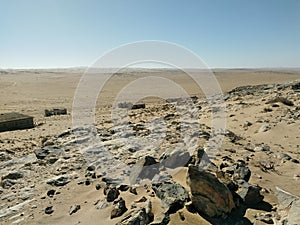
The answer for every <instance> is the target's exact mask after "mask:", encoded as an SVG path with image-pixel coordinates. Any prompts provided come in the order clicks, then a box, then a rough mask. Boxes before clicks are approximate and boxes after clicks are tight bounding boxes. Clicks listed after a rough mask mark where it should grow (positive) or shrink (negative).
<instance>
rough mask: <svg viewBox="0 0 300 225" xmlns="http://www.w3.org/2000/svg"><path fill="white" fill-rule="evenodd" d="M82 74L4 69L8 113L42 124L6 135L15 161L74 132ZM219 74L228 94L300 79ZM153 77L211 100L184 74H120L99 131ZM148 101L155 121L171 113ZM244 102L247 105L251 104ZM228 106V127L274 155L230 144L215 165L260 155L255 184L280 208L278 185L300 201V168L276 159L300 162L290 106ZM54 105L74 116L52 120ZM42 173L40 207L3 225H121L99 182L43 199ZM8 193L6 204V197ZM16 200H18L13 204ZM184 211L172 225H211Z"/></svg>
mask: <svg viewBox="0 0 300 225" xmlns="http://www.w3.org/2000/svg"><path fill="white" fill-rule="evenodd" d="M82 74H83V71H82V70H25V71H20V70H10V71H0V106H1V108H0V113H6V112H12V111H14V112H20V113H24V114H27V115H30V116H33V117H34V122H35V124H36V127H35V128H33V129H28V130H16V131H9V132H2V133H0V150H1V152H6V153H8V154H9V155H10V157H12V158H18V157H22V156H26V155H28V154H30V153H33V152H34V151H35V150H38V149H40V148H41V147H42V146H43V141H44V140H45V139H51V138H52V137H55V136H57V135H59V134H61V133H62V132H64V131H66V130H68V129H71V128H72V104H73V97H74V94H75V91H76V88H77V85H78V83H79V81H80V78H81V76H82ZM214 74H215V76H216V78H217V80H218V82H219V84H220V86H221V88H222V91H223V92H224V93H226V92H228V91H230V90H232V89H234V88H236V87H240V86H245V85H260V84H283V83H287V82H291V81H295V80H299V79H300V72H298V71H289V70H271V69H270V70H255V69H253V70H243V69H236V70H225V69H222V70H221V69H220V70H215V71H214ZM150 75H151V76H162V77H165V78H167V79H170V80H172V81H174V82H176V83H177V84H179V85H180V86H181V87H183V88H184V89H185V90H186V91H187V92H188V93H189V94H190V95H191V96H194V95H196V96H199V97H200V98H201V97H203V93H201V90H200V89H199V87H198V86H197V85H196V84H195V83H194V82H193V81H192V80H191V79H189V77H188V76H186V75H185V74H182V73H180V72H174V71H173V72H170V71H159V72H157V71H156V72H155V73H152V72H151V71H143V72H139V73H134V72H131V73H129V74H121V75H116V76H114V77H113V78H112V79H111V80H110V81H109V82H108V83H107V85H106V86H105V88H104V89H103V91H102V92H101V94H100V95H99V98H98V101H97V108H96V121H95V125H96V126H97V128H103V127H106V128H109V127H110V126H112V122H111V114H110V112H111V107H112V102H113V101H114V98H115V97H116V96H117V94H118V93H119V91H120V90H121V89H122V88H123V87H124V86H125V85H126V84H129V83H130V82H131V81H133V80H135V79H137V78H141V77H146V76H150ZM272 95H273V93H268V96H269V97H270V96H272ZM274 95H275V93H274ZM294 98H295V99H296V102H295V103H296V104H298V103H299V99H298V100H297V96H295V97H294ZM142 102H145V103H146V105H147V107H148V106H149V107H150V109H151V107H153V109H154V108H155V107H156V106H157V105H159V106H157V110H153V114H152V117H153V118H155V117H158V116H159V115H164V112H163V111H160V108H159V107H160V104H162V100H161V99H157V98H148V99H143V100H142ZM241 102H243V104H246V105H247V106H245V107H244V106H243V104H241ZM226 104H227V106H228V107H227V123H226V127H227V128H228V129H229V130H231V131H233V132H234V133H236V134H238V135H240V136H242V137H244V138H245V142H243V144H244V145H246V144H247V142H249V141H251V143H259V144H261V143H263V144H264V145H268V146H270V147H271V149H272V154H270V155H269V156H268V155H266V153H265V152H251V151H248V150H245V149H244V147H243V146H241V147H240V149H236V151H237V153H235V154H230V153H229V152H228V151H227V150H228V149H230V148H233V146H232V145H229V144H227V143H224V145H223V147H222V151H221V152H220V153H219V157H218V158H217V159H216V162H215V163H217V164H218V163H220V162H221V161H222V159H221V156H224V155H226V154H230V155H231V157H233V158H240V157H245V156H247V155H249V156H250V155H252V157H251V160H250V162H249V167H250V169H251V171H252V177H251V180H250V182H251V183H253V184H259V185H260V186H261V187H263V190H264V191H265V192H266V193H265V195H264V196H265V199H266V201H269V202H270V203H271V204H273V205H276V198H275V197H274V194H273V193H272V191H273V190H274V189H275V187H276V186H279V187H281V188H283V189H285V190H287V191H289V192H291V193H293V194H295V195H298V196H300V189H299V188H298V187H299V182H300V179H298V180H297V179H295V175H300V167H299V164H295V163H290V162H287V163H283V164H280V160H278V159H276V155H277V154H279V153H282V152H283V153H288V154H289V155H290V156H292V157H293V158H295V159H297V160H300V155H299V152H300V147H299V138H300V136H299V134H300V132H299V128H300V126H299V125H300V121H299V120H295V121H294V122H293V123H290V124H289V123H288V122H287V120H282V121H280V120H278V117H281V116H282V115H285V114H288V112H289V108H288V107H286V106H280V107H279V108H278V109H277V108H276V109H274V110H273V111H272V112H270V113H264V112H263V111H264V108H266V107H268V106H267V105H266V104H265V101H262V100H261V97H257V96H253V97H251V96H247V98H244V97H243V96H241V97H240V98H233V99H229V100H228V101H227V102H226ZM53 107H54V108H67V110H68V115H62V116H53V117H44V110H45V109H47V108H53ZM150 111H151V110H150ZM210 116H211V115H209V114H203V115H202V114H201V117H200V118H199V121H200V122H201V123H203V124H206V125H208V126H210V125H211V124H210V122H211V117H210ZM276 118H277V119H276ZM141 119H144V120H147V119H149V118H148V117H147V116H141V117H139V118H136V119H135V120H136V121H139V120H141ZM247 121H249V122H251V123H253V125H251V126H249V127H247V128H245V126H244V124H245V122H247ZM275 121H276V122H275ZM266 122H268V123H270V124H271V126H272V129H271V130H270V131H268V132H263V133H259V132H257V131H258V130H259V128H260V127H261V126H262V124H264V123H266ZM234 147H236V146H234ZM272 157H273V158H272ZM274 157H275V158H274ZM262 159H263V160H271V161H272V160H273V161H274V162H275V164H276V163H277V164H278V165H277V164H276V170H275V171H273V172H263V171H262V170H261V169H260V167H259V161H260V160H262ZM180 171H181V172H179V173H177V174H176V175H175V177H174V180H176V181H177V182H178V183H180V184H181V185H182V186H184V187H186V188H188V186H187V184H186V182H185V176H186V170H185V168H183V169H181V170H180ZM42 173H43V172H42V171H41V174H31V177H32V179H31V182H30V183H27V185H28V186H30V185H33V186H35V188H36V195H35V196H34V200H33V202H32V203H31V204H28V207H23V209H22V210H21V211H20V212H18V213H17V216H16V217H12V216H10V217H3V218H0V224H10V223H11V222H12V221H15V220H17V219H20V224H79V221H80V224H90V225H92V224H107V225H110V224H112V225H113V224H115V223H116V222H117V221H119V220H120V218H116V219H113V220H111V219H110V218H109V215H110V211H111V208H106V209H103V210H97V209H96V208H95V207H94V203H95V202H96V201H97V200H99V199H101V198H104V195H103V193H102V191H101V192H99V191H97V190H95V188H94V184H96V182H94V183H93V185H90V186H80V185H77V182H78V180H73V181H71V182H70V183H69V184H67V185H66V186H64V187H60V188H57V190H59V191H60V192H61V193H60V194H59V195H55V197H54V198H51V199H50V198H48V197H46V199H45V200H41V197H43V196H45V193H46V191H47V190H48V189H49V185H47V184H40V183H38V182H37V181H38V180H40V179H38V178H37V177H43V176H44V177H45V178H46V177H47V176H48V175H49V174H44V175H43V174H42ZM5 193H6V192H5ZM7 193H8V192H7ZM138 193H139V195H138V196H135V195H131V194H128V193H127V192H126V193H122V197H123V198H124V199H125V201H126V203H127V204H128V208H130V202H133V201H136V200H138V199H140V198H141V196H143V195H146V194H147V192H146V190H145V189H144V188H142V187H141V188H139V189H138ZM269 193H271V194H269ZM0 196H1V198H2V199H3V196H4V194H1V195H0ZM149 198H150V199H151V201H152V202H153V211H154V212H157V213H158V212H159V211H160V207H159V205H160V204H161V202H160V200H159V199H158V198H157V197H149ZM16 201H17V200H12V202H16ZM18 201H19V200H18ZM11 204H12V203H9V200H7V198H5V199H4V200H1V207H0V208H2V209H3V208H5V207H7V206H10V205H11ZM14 204H15V203H14ZM74 204H80V205H81V209H80V210H79V212H78V213H75V214H74V215H72V216H69V215H68V211H69V208H70V206H71V205H74ZM49 205H54V213H53V214H51V215H45V213H44V209H45V207H47V206H49ZM182 212H183V213H184V215H185V217H186V220H185V221H181V220H180V219H179V216H178V214H174V215H172V216H171V222H170V224H210V223H209V222H207V221H205V220H204V219H203V218H201V217H200V216H199V215H198V214H192V213H190V212H188V211H187V210H186V209H183V210H182ZM20 213H24V215H25V216H18V215H20ZM255 213H257V211H254V212H251V211H250V212H249V215H248V218H249V219H250V220H253V218H254V215H255ZM22 217H23V218H22ZM24 218H25V219H24ZM23 219H24V220H23Z"/></svg>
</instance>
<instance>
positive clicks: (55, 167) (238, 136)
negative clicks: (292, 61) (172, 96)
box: [0, 82, 300, 225]
mask: <svg viewBox="0 0 300 225" xmlns="http://www.w3.org/2000/svg"><path fill="white" fill-rule="evenodd" d="M299 95H300V83H299V82H291V83H284V84H276V85H275V84H274V85H272V84H268V85H257V86H243V87H239V88H235V89H233V90H231V91H229V92H228V93H226V94H225V96H224V98H225V103H226V113H227V116H226V120H227V129H226V130H221V131H218V132H216V131H213V130H212V128H211V127H212V124H211V115H212V114H211V112H212V111H213V110H218V109H212V108H211V107H210V106H209V104H208V102H207V101H206V100H203V99H201V98H199V99H198V98H194V99H193V101H194V102H193V103H194V104H193V105H194V106H195V107H194V108H193V111H192V112H191V111H190V110H188V111H185V110H184V109H185V108H186V104H188V103H186V101H185V100H180V99H177V100H176V101H174V102H171V103H167V102H163V103H159V104H158V103H157V104H149V105H148V104H146V108H144V109H136V110H129V111H127V110H126V109H124V111H121V112H122V113H124V112H125V114H122V113H121V114H122V115H125V116H123V117H120V119H119V120H118V122H117V123H114V121H111V120H110V119H109V116H110V115H107V118H106V119H104V120H103V122H101V123H99V124H97V125H96V126H95V127H77V128H69V129H67V130H66V131H65V132H62V133H59V134H57V135H51V134H49V135H47V136H43V137H39V138H34V137H30V136H28V135H24V136H23V137H22V138H20V137H18V138H6V136H5V135H3V136H1V138H0V176H1V187H0V197H1V203H0V224H2V225H4V224H117V225H131V224H140V225H142V224H151V225H159V224H160V225H163V224H222V225H223V224H228V225H233V224H256V225H263V224H288V225H295V224H300V219H299V218H300V213H299V212H300V197H299V196H300V189H299V184H300V183H299V182H300V164H299V161H300V147H299V138H300V135H299V134H300V132H299V129H300V99H299ZM180 109H182V111H180ZM179 112H182V113H179ZM126 113H128V114H126ZM195 115H197V116H195ZM58 117H59V116H57V118H58ZM60 118H61V117H60ZM38 126H40V128H41V129H42V127H43V126H44V124H43V123H41V124H39V125H38ZM22 132H27V131H22ZM222 136H224V140H223V142H222V145H221V146H220V149H217V150H218V151H213V154H212V150H214V147H216V146H217V144H218V143H219V140H220V139H219V137H222ZM214 138H215V139H214ZM210 140H213V141H212V142H213V144H209V142H210ZM216 142H218V143H216ZM28 149H32V151H28Z"/></svg>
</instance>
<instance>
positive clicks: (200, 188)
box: [188, 166, 235, 217]
mask: <svg viewBox="0 0 300 225" xmlns="http://www.w3.org/2000/svg"><path fill="white" fill-rule="evenodd" d="M188 184H189V186H190V188H191V200H192V203H193V205H194V207H195V208H196V209H197V211H198V212H199V213H200V214H204V215H207V216H209V217H219V216H223V215H226V214H229V213H230V212H231V211H232V209H233V208H234V207H235V204H234V201H233V196H232V194H231V192H230V190H229V189H228V188H227V187H226V185H225V184H223V183H222V182H220V181H219V180H218V178H217V177H216V176H215V175H214V174H212V173H210V172H207V171H205V170H202V171H199V170H198V167H195V166H189V168H188Z"/></svg>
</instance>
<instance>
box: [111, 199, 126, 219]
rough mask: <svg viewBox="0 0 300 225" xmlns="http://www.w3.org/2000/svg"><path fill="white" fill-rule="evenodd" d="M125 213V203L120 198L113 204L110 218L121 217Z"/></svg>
mask: <svg viewBox="0 0 300 225" xmlns="http://www.w3.org/2000/svg"><path fill="white" fill-rule="evenodd" d="M126 211H127V208H126V205H125V201H124V199H123V198H120V199H119V200H117V201H116V202H114V208H113V210H112V211H111V214H110V218H111V219H113V218H116V217H119V216H122V215H123V214H124V213H125V212H126Z"/></svg>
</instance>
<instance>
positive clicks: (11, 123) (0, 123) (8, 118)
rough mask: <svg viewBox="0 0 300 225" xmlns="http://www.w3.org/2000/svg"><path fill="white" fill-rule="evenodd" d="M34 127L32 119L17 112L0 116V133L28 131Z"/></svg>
mask: <svg viewBox="0 0 300 225" xmlns="http://www.w3.org/2000/svg"><path fill="white" fill-rule="evenodd" d="M33 127H34V123H33V117H32V116H27V115H23V114H21V113H17V112H11V113H1V114H0V132H3V131H11V130H20V129H30V128H33Z"/></svg>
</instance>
